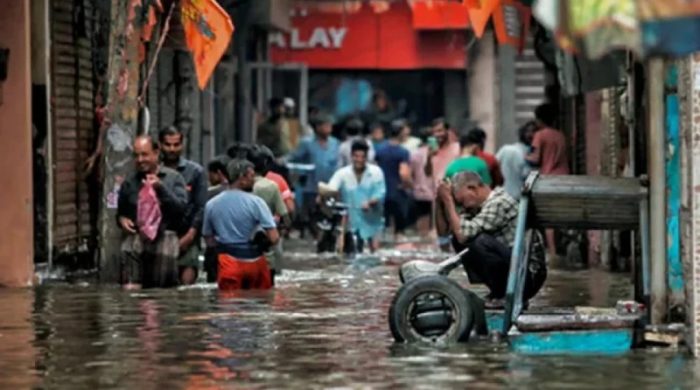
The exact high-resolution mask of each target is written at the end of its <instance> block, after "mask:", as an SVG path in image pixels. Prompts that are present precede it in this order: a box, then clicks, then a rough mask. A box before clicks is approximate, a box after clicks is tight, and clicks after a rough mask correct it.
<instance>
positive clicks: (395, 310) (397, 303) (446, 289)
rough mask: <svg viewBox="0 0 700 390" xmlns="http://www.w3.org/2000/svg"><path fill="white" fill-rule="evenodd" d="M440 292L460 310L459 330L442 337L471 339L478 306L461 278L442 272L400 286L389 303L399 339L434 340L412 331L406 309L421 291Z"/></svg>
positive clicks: (445, 339)
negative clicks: (457, 280) (458, 279)
mask: <svg viewBox="0 0 700 390" xmlns="http://www.w3.org/2000/svg"><path fill="white" fill-rule="evenodd" d="M429 292H437V293H440V294H443V295H444V296H446V297H447V298H449V300H450V301H451V302H452V303H453V304H454V306H455V310H456V311H457V315H456V321H457V325H456V326H457V328H456V331H454V332H452V333H451V334H449V335H448V336H447V337H445V336H441V337H440V339H441V341H443V342H445V343H447V344H453V343H457V342H467V341H469V335H470V333H471V331H472V328H473V327H474V310H473V308H472V305H471V302H470V300H469V299H468V296H467V294H465V290H464V289H463V288H462V287H461V286H460V285H459V284H457V282H455V281H453V280H451V279H449V278H448V277H446V276H442V275H427V276H420V277H418V278H416V279H413V280H411V281H409V282H408V283H406V284H404V285H403V286H401V288H399V290H398V291H397V292H396V295H394V299H393V300H392V302H391V306H390V307H389V328H390V329H391V334H392V336H394V340H396V341H397V342H400V343H401V342H408V343H415V342H431V340H430V339H428V338H422V337H420V336H418V337H417V335H416V334H414V332H411V330H410V327H411V324H410V323H409V320H408V316H407V314H406V311H407V310H408V309H409V306H410V305H411V302H412V301H413V300H414V299H415V298H416V297H417V296H418V295H420V294H424V293H429Z"/></svg>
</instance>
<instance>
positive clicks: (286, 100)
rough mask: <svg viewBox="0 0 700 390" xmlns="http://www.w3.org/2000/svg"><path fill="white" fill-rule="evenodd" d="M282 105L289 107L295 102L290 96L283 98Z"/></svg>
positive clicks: (292, 106)
mask: <svg viewBox="0 0 700 390" xmlns="http://www.w3.org/2000/svg"><path fill="white" fill-rule="evenodd" d="M284 106H285V107H289V108H294V107H295V106H296V104H295V103H294V99H292V98H290V97H286V98H284Z"/></svg>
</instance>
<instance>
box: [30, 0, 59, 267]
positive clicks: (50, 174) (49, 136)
mask: <svg viewBox="0 0 700 390" xmlns="http://www.w3.org/2000/svg"><path fill="white" fill-rule="evenodd" d="M49 7H51V3H50V2H49V0H44V2H43V10H44V15H42V16H43V19H44V23H45V26H46V29H45V30H44V39H45V43H46V46H45V47H44V53H45V54H46V56H45V58H44V61H45V62H46V64H45V66H46V69H47V70H49V69H51V11H50V8H49ZM51 83H52V82H51V77H47V78H46V117H47V118H48V120H47V121H46V141H45V142H46V241H47V243H46V245H47V247H46V248H47V252H46V253H47V256H48V261H49V269H48V271H49V273H51V270H52V269H53V252H54V245H53V240H54V237H53V236H54V231H53V229H54V223H55V216H54V196H55V194H54V187H53V180H54V169H53V164H54V157H55V156H54V152H53V143H54V136H53V128H52V127H53V121H52V120H51V118H53V112H52V111H53V110H52V108H51V107H52V106H53V105H52V104H51V87H52V85H51ZM34 228H35V229H36V228H37V227H36V226H35V227H34Z"/></svg>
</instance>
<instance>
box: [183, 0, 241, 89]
mask: <svg viewBox="0 0 700 390" xmlns="http://www.w3.org/2000/svg"><path fill="white" fill-rule="evenodd" d="M180 6H181V8H180V10H181V14H182V26H183V28H184V30H185V40H186V41H187V48H188V49H190V51H191V52H192V56H193V58H194V69H195V71H196V73H197V83H198V85H199V89H204V87H206V85H207V82H208V81H209V78H210V77H211V74H212V73H213V72H214V69H215V68H216V65H217V64H218V63H219V60H221V56H223V55H224V53H225V52H226V49H227V48H228V44H229V42H230V41H231V35H233V22H231V18H230V17H229V15H228V13H226V11H225V10H224V9H223V8H221V6H219V4H218V3H217V2H216V0H181V3H180Z"/></svg>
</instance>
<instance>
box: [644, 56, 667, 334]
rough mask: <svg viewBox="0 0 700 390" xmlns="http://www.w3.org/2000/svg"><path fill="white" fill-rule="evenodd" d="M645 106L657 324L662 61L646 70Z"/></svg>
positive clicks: (662, 234) (663, 300) (662, 284)
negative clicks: (646, 113)
mask: <svg viewBox="0 0 700 390" xmlns="http://www.w3.org/2000/svg"><path fill="white" fill-rule="evenodd" d="M647 82H648V84H649V88H647V91H648V95H647V99H648V107H649V110H648V112H649V121H648V123H649V131H648V142H649V143H648V145H649V147H648V148H649V149H648V155H649V203H650V210H649V212H650V213H649V219H650V233H651V234H650V235H651V241H650V243H649V244H650V252H651V253H650V254H651V322H652V324H660V323H662V322H663V321H664V319H665V317H666V311H667V304H668V302H667V296H666V207H664V205H665V204H666V193H665V192H666V184H665V183H666V171H665V143H666V140H665V131H664V60H663V59H658V58H655V59H651V60H649V62H648V67H647Z"/></svg>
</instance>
